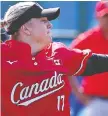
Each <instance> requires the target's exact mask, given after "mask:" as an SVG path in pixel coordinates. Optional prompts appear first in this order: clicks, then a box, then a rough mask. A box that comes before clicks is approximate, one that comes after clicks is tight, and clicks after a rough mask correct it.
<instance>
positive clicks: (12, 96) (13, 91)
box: [11, 82, 23, 104]
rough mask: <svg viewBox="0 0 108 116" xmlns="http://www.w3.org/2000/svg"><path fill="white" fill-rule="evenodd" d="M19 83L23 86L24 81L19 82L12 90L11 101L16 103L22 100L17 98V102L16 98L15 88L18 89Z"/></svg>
mask: <svg viewBox="0 0 108 116" xmlns="http://www.w3.org/2000/svg"><path fill="white" fill-rule="evenodd" d="M18 85H20V86H23V83H21V82H19V83H17V84H16V85H15V86H14V87H13V89H12V92H11V101H12V103H14V104H18V103H19V102H20V100H17V101H16V102H15V100H14V94H15V90H16V88H17V86H18Z"/></svg>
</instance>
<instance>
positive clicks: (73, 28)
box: [0, 1, 97, 116]
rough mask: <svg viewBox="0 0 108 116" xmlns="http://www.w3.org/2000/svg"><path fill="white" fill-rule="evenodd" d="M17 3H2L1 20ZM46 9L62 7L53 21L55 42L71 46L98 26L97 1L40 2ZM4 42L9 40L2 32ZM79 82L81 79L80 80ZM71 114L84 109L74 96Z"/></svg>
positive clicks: (72, 97) (71, 102) (71, 99)
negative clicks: (80, 36)
mask: <svg viewBox="0 0 108 116" xmlns="http://www.w3.org/2000/svg"><path fill="white" fill-rule="evenodd" d="M15 3H16V1H2V2H1V12H0V13H1V14H0V16H1V19H2V18H3V17H4V15H5V12H6V11H7V9H8V8H9V7H10V6H11V5H13V4H15ZM38 3H39V4H41V5H42V6H43V7H44V8H48V7H60V8H61V13H60V16H59V18H58V19H56V20H54V21H52V24H53V30H52V32H53V41H59V42H63V43H64V44H65V45H67V46H69V44H70V43H71V42H72V40H73V39H75V38H76V36H77V35H78V34H80V33H82V32H84V31H86V30H88V29H89V28H91V27H94V26H95V25H97V21H96V19H95V5H96V1H60V2H59V1H44V2H43V1H40V2H38ZM1 33H2V39H3V41H5V40H6V38H8V36H6V35H5V32H4V30H2V32H1ZM78 79H79V81H81V80H80V78H78ZM70 105H71V114H73V115H72V116H76V115H75V114H76V113H77V112H78V110H79V109H80V108H81V107H83V106H81V104H80V105H76V98H75V96H74V95H73V94H72V95H71V96H70Z"/></svg>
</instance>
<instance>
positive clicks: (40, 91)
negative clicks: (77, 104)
mask: <svg viewBox="0 0 108 116" xmlns="http://www.w3.org/2000/svg"><path fill="white" fill-rule="evenodd" d="M59 13H60V8H49V9H43V8H42V6H40V5H39V4H38V3H36V2H19V3H17V4H15V5H13V6H11V7H10V8H9V9H8V11H7V12H6V14H5V17H4V19H3V21H2V27H4V28H5V29H6V31H7V33H8V34H9V35H11V38H10V39H9V40H7V41H6V42H4V43H2V44H1V54H2V57H1V68H2V70H1V72H2V73H1V74H2V75H1V76H2V83H1V87H2V90H1V96H2V98H1V105H2V115H5V116H70V106H69V95H70V92H71V90H70V85H69V80H68V76H71V75H76V76H77V75H81V76H85V75H93V74H96V73H102V72H107V71H108V55H102V54H95V53H92V52H91V50H83V51H81V50H79V49H73V50H70V49H68V48H67V47H66V46H65V45H64V44H62V43H56V42H52V36H51V28H52V24H51V23H50V21H51V20H54V19H56V18H57V17H58V16H59ZM94 67H95V68H94ZM98 67H100V68H98Z"/></svg>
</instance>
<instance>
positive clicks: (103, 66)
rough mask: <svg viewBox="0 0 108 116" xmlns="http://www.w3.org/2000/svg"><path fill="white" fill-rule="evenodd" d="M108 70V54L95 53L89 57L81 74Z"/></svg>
mask: <svg viewBox="0 0 108 116" xmlns="http://www.w3.org/2000/svg"><path fill="white" fill-rule="evenodd" d="M102 72H108V55H102V54H95V53H93V54H92V56H91V57H90V58H89V59H88V61H87V64H86V68H85V70H84V72H83V73H82V74H81V76H86V75H88V76H89V75H93V74H97V73H102Z"/></svg>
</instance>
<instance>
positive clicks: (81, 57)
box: [58, 48, 92, 76]
mask: <svg viewBox="0 0 108 116" xmlns="http://www.w3.org/2000/svg"><path fill="white" fill-rule="evenodd" d="M58 51H59V54H60V57H61V59H62V61H63V65H64V66H65V68H66V69H67V70H68V74H69V75H75V76H78V75H80V74H82V73H83V71H84V70H85V68H86V63H87V61H88V59H89V57H90V56H91V55H92V52H91V50H89V49H88V50H83V51H82V50H79V49H73V50H69V49H66V48H61V49H59V50H58ZM60 52H61V53H60Z"/></svg>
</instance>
